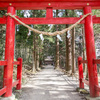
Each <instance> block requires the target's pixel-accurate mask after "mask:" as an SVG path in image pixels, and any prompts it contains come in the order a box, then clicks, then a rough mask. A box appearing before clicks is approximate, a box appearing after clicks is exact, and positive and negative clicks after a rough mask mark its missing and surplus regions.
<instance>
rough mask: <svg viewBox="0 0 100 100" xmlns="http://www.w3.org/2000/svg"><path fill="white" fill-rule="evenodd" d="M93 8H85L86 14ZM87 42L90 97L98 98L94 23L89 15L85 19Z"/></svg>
mask: <svg viewBox="0 0 100 100" xmlns="http://www.w3.org/2000/svg"><path fill="white" fill-rule="evenodd" d="M91 10H92V9H91V7H90V6H87V7H85V8H84V14H88V13H91V12H92V11H91ZM85 40H86V53H87V62H88V63H87V64H88V73H89V87H90V96H91V97H97V96H99V92H98V91H95V85H98V75H97V65H96V64H93V59H96V54H95V43H94V33H93V21H92V16H91V15H89V16H87V17H86V18H85Z"/></svg>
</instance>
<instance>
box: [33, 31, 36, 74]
mask: <svg viewBox="0 0 100 100" xmlns="http://www.w3.org/2000/svg"><path fill="white" fill-rule="evenodd" d="M35 48H36V42H35V33H33V68H32V72H33V73H35V72H36V52H35Z"/></svg>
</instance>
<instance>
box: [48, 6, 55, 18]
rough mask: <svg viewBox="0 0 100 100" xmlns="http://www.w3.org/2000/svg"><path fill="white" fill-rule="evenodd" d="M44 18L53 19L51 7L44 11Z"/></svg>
mask: <svg viewBox="0 0 100 100" xmlns="http://www.w3.org/2000/svg"><path fill="white" fill-rule="evenodd" d="M46 18H53V9H52V8H51V7H48V8H47V9H46Z"/></svg>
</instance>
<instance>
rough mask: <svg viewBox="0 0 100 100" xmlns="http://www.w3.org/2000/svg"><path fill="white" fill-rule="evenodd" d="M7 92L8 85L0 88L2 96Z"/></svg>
mask: <svg viewBox="0 0 100 100" xmlns="http://www.w3.org/2000/svg"><path fill="white" fill-rule="evenodd" d="M4 93H6V87H4V88H2V89H0V96H1V95H3V94H4Z"/></svg>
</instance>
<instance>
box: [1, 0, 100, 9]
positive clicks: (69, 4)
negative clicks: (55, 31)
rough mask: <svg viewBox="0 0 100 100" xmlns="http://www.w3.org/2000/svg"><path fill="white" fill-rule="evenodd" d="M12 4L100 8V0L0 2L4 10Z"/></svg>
mask: <svg viewBox="0 0 100 100" xmlns="http://www.w3.org/2000/svg"><path fill="white" fill-rule="evenodd" d="M9 5H11V6H14V7H15V8H16V10H34V9H46V8H47V7H52V8H53V9H83V8H84V7H85V6H87V5H90V6H91V7H92V9H100V1H94V2H91V1H89V2H81V1H78V2H71V1H70V2H62V1H60V2H17V3H15V2H10V3H8V2H0V9H1V10H4V9H7V7H8V6H9Z"/></svg>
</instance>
